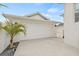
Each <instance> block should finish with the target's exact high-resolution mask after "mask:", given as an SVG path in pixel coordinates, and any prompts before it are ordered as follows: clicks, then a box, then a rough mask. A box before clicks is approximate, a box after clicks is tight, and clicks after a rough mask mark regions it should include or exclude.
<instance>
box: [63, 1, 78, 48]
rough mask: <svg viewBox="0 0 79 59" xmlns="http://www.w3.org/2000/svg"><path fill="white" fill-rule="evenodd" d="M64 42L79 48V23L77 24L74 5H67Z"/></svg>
mask: <svg viewBox="0 0 79 59" xmlns="http://www.w3.org/2000/svg"><path fill="white" fill-rule="evenodd" d="M64 19H65V20H64V42H65V43H66V44H69V45H71V46H74V47H77V48H79V22H77V23H76V22H75V17H74V4H71V3H69V4H68V3H67V4H65V13H64Z"/></svg>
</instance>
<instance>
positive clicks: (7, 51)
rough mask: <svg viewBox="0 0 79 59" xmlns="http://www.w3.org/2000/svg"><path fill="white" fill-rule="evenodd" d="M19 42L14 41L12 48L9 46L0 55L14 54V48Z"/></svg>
mask: <svg viewBox="0 0 79 59" xmlns="http://www.w3.org/2000/svg"><path fill="white" fill-rule="evenodd" d="M18 44H19V42H15V43H14V46H15V47H14V48H12V49H10V48H9V46H8V47H7V48H6V49H5V50H4V51H3V52H2V53H1V54H0V56H14V53H15V51H16V48H17V46H18Z"/></svg>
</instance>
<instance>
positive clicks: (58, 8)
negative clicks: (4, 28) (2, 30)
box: [0, 3, 64, 22]
mask: <svg viewBox="0 0 79 59" xmlns="http://www.w3.org/2000/svg"><path fill="white" fill-rule="evenodd" d="M5 5H7V6H8V8H0V14H2V13H5V14H14V15H19V16H23V15H29V14H32V13H36V12H40V13H41V14H43V15H44V16H46V17H47V18H49V19H50V20H53V21H60V22H63V17H61V16H60V15H61V14H63V13H64V5H63V4H56V3H6V4H5ZM3 19H4V18H3V17H2V16H0V21H3Z"/></svg>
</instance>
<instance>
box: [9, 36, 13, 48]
mask: <svg viewBox="0 0 79 59" xmlns="http://www.w3.org/2000/svg"><path fill="white" fill-rule="evenodd" d="M10 48H13V37H11V40H10Z"/></svg>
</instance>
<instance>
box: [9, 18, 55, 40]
mask: <svg viewBox="0 0 79 59" xmlns="http://www.w3.org/2000/svg"><path fill="white" fill-rule="evenodd" d="M8 19H9V20H10V21H11V22H19V23H22V24H24V25H25V26H26V30H27V32H26V35H24V34H19V35H17V36H16V37H15V39H14V40H15V41H19V40H30V39H38V38H46V37H56V32H55V28H54V25H53V23H52V22H51V21H40V20H39V21H38V20H29V19H21V18H19V19H18V18H11V17H8Z"/></svg>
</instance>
